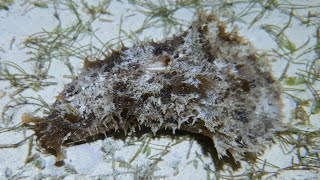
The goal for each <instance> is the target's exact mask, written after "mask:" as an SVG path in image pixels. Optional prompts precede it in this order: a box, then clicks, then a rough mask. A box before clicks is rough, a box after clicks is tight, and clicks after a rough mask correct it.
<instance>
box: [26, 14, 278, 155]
mask: <svg viewBox="0 0 320 180" xmlns="http://www.w3.org/2000/svg"><path fill="white" fill-rule="evenodd" d="M280 109H281V103H280V91H279V87H278V84H277V83H276V82H275V81H274V79H273V77H272V76H271V74H270V69H269V67H268V65H267V64H266V62H265V60H263V59H261V58H260V57H259V56H258V55H257V53H256V51H255V49H254V48H253V47H252V45H251V44H250V43H249V42H247V41H245V40H244V39H243V38H241V37H239V36H238V34H237V32H236V31H232V32H226V31H225V25H224V24H223V23H222V22H219V21H218V20H216V19H215V18H214V17H211V16H202V17H200V18H199V20H198V21H196V22H194V23H193V24H192V26H191V27H190V28H189V29H188V30H187V31H185V32H184V33H182V34H180V35H178V36H174V37H173V38H170V39H167V40H165V41H163V42H151V43H146V44H144V45H139V46H134V47H132V48H129V49H127V48H123V49H122V50H121V51H119V52H113V53H112V54H111V55H110V56H109V57H107V58H106V59H105V60H103V61H95V62H91V61H88V60H86V61H85V67H84V68H83V70H82V73H81V74H80V75H79V76H78V77H77V79H76V80H74V81H73V82H72V83H70V84H69V85H67V86H66V88H65V89H64V90H63V92H61V93H60V95H59V96H58V98H57V100H56V102H55V103H54V105H53V107H52V112H51V114H50V115H49V116H47V117H44V118H39V117H31V116H28V115H27V114H25V115H24V117H23V121H24V122H25V123H31V122H33V123H35V126H34V130H35V132H36V135H37V137H38V141H39V142H40V145H41V146H42V147H44V148H46V149H52V150H54V151H55V153H56V156H57V159H58V160H62V159H64V156H63V153H62V151H61V146H63V145H67V144H73V143H75V142H78V141H84V140H86V138H88V137H92V136H95V135H97V134H101V133H106V132H111V131H118V130H120V131H125V132H126V133H133V132H135V131H138V130H139V129H140V128H142V127H143V128H149V129H150V130H151V131H152V132H153V133H155V134H156V132H157V131H158V130H159V129H171V130H172V132H173V134H174V132H175V130H183V131H188V132H192V133H200V134H203V135H205V136H208V137H210V138H211V139H212V141H213V142H214V145H215V147H212V148H216V149H217V152H218V155H219V157H221V156H222V155H225V154H226V152H227V151H229V152H230V153H231V154H232V156H233V157H234V158H235V159H236V160H239V159H240V158H241V157H242V156H243V155H245V154H247V153H250V154H253V155H257V154H259V153H261V152H263V149H264V148H265V146H267V145H269V144H270V143H271V142H272V138H273V136H274V135H275V132H276V131H277V130H278V129H279V128H280V115H281V111H280Z"/></svg>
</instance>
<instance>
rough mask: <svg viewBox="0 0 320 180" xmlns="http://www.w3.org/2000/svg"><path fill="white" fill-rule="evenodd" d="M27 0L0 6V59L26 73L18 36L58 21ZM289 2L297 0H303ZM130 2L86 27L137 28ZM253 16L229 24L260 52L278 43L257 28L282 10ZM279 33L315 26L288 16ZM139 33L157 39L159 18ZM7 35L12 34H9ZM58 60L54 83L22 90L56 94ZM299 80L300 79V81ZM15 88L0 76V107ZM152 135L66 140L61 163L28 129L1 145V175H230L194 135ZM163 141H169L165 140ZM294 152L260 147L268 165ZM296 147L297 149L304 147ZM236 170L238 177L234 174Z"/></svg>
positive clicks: (276, 69) (184, 13)
mask: <svg viewBox="0 0 320 180" xmlns="http://www.w3.org/2000/svg"><path fill="white" fill-rule="evenodd" d="M0 2H1V1H0ZM30 2H31V1H30ZM30 2H29V1H22V0H21V1H20V0H18V1H14V3H13V4H11V5H10V6H9V9H8V10H0V47H1V49H0V62H8V61H9V62H14V63H16V64H18V65H19V66H21V67H23V68H24V69H25V71H26V72H28V73H31V74H32V73H33V72H34V64H33V63H32V62H29V63H28V62H25V61H26V60H27V59H28V58H30V57H31V56H32V55H30V54H28V52H29V51H31V50H32V49H30V48H29V49H28V48H25V47H24V43H23V42H25V41H26V39H27V38H28V37H29V36H30V35H33V34H35V33H38V32H43V31H44V30H47V31H52V30H53V28H54V27H56V26H57V25H58V23H59V22H58V20H57V18H55V17H54V13H55V10H54V7H53V5H52V4H50V3H49V6H48V7H44V8H39V7H34V6H33V5H31V4H30ZM34 2H35V1H34ZM44 2H46V1H44ZM49 2H50V1H49ZM52 2H53V1H52ZM65 2H68V1H65ZM76 2H77V1H76ZM132 2H133V1H132ZM158 2H160V1H158ZM161 2H162V1H161ZM292 2H294V3H302V1H292ZM304 2H305V3H308V4H311V5H312V4H317V3H318V4H319V2H317V1H316V0H314V1H304ZM78 3H79V2H78ZM135 7H136V6H135V5H133V4H130V3H127V2H125V1H123V2H121V1H113V2H112V3H111V4H110V6H109V7H108V8H107V11H108V13H110V14H109V15H108V14H107V15H103V18H104V19H105V20H100V21H95V22H94V23H93V24H92V29H93V30H96V32H95V34H96V35H97V36H98V37H99V39H100V40H101V41H103V42H107V41H108V40H110V39H116V38H118V37H119V27H120V25H121V26H122V28H123V29H125V30H127V32H130V30H131V31H134V30H136V29H137V28H138V27H139V26H141V24H142V23H143V21H144V19H145V16H144V15H142V14H139V13H138V12H137V11H134V9H135ZM239 8H240V10H241V8H244V7H241V6H239ZM78 10H79V12H80V13H82V14H80V16H83V18H84V19H88V18H89V16H88V15H83V14H84V13H85V12H84V10H83V9H81V8H79V9H78ZM257 11H259V9H257ZM298 11H299V13H301V14H308V11H311V12H313V11H315V12H316V11H318V12H317V13H319V12H320V11H319V10H316V9H307V10H303V9H301V10H297V12H298ZM175 16H176V17H178V18H181V19H183V20H184V21H186V22H184V21H183V22H184V23H185V24H188V22H190V21H191V20H192V19H195V17H194V10H190V9H184V8H182V9H179V10H178V11H176V12H175ZM255 16H256V14H252V15H248V16H246V17H245V20H247V22H243V23H239V22H236V23H235V24H229V27H230V28H231V27H234V26H235V25H237V26H238V28H239V31H240V34H241V35H242V36H244V37H245V38H246V39H248V40H250V41H251V42H252V43H253V45H254V46H255V47H256V48H257V49H258V51H259V52H261V53H267V52H268V51H270V50H272V49H274V48H277V44H276V42H275V41H274V39H272V38H271V36H270V35H269V34H268V33H266V32H265V31H264V30H263V29H262V28H261V25H262V24H278V25H284V24H285V23H286V22H288V19H289V15H288V14H283V13H281V12H277V10H275V11H274V12H273V13H270V14H269V13H267V14H266V15H265V16H264V17H263V18H262V19H260V20H259V21H258V22H257V23H256V24H254V25H253V26H252V27H250V28H249V29H248V24H249V22H251V21H252V19H253V18H254V17H255ZM59 17H60V20H61V26H62V27H67V26H70V25H72V24H75V23H76V22H77V18H76V16H75V15H74V13H73V12H72V11H70V10H68V9H67V8H65V7H63V8H61V9H59ZM121 22H122V23H121ZM184 28H186V26H184ZM177 31H179V30H177ZM286 34H287V36H288V37H290V39H291V40H292V41H293V42H294V43H295V44H297V46H299V45H302V44H303V43H304V42H306V41H307V40H308V39H310V40H309V41H310V42H309V43H310V44H315V43H316V39H315V34H316V29H315V27H314V26H306V25H302V24H301V23H300V22H298V21H295V20H293V21H292V23H291V24H290V28H288V30H287V31H286ZM138 35H139V38H140V39H142V40H143V39H145V38H148V39H154V40H161V39H163V26H161V24H160V27H152V28H150V29H147V30H145V31H143V33H141V34H138ZM169 36H170V35H169ZM13 38H14V41H13V40H12V39H13ZM78 43H79V44H82V45H85V44H90V43H91V44H93V45H95V46H96V47H99V46H100V47H101V43H100V42H99V41H98V40H97V39H96V38H92V36H91V37H90V36H89V35H88V34H87V35H84V37H83V38H81V39H79V40H78ZM124 44H126V45H127V46H130V41H124ZM61 53H63V52H61ZM89 55H90V56H93V57H95V55H96V54H95V51H92V54H90V53H88V56H89ZM315 57H316V55H315V53H313V52H310V53H308V54H306V55H305V56H303V58H305V59H306V60H308V59H312V58H315ZM270 60H271V65H272V70H273V74H274V76H275V78H279V77H280V76H281V74H282V72H283V71H284V69H285V65H286V62H287V61H285V60H281V59H280V58H276V57H270ZM70 61H71V64H72V65H73V66H74V69H75V74H77V73H79V72H80V70H81V67H82V63H83V61H81V60H80V59H79V58H74V57H71V59H70ZM63 62H64V61H62V60H61V59H60V60H54V61H52V64H51V67H50V70H49V75H50V76H53V79H51V80H52V81H54V82H56V83H57V84H56V85H52V86H48V87H44V88H42V89H41V90H38V91H34V90H33V89H32V88H28V89H27V90H25V91H23V92H22V93H21V95H23V96H25V97H35V98H37V97H39V96H41V97H42V98H43V99H44V100H45V101H46V102H47V103H49V104H52V103H53V102H54V100H55V97H56V96H57V95H58V93H59V92H61V90H62V89H63V86H64V85H65V84H67V83H69V82H70V78H67V77H66V75H70V71H69V70H68V68H67V67H66V65H65V64H64V63H63ZM301 68H303V65H301V64H290V67H289V69H288V72H287V74H288V76H290V75H291V76H294V75H295V74H296V73H297V71H298V69H301ZM318 87H319V85H318ZM301 88H305V87H304V86H303V85H302V86H301ZM15 90H16V89H15V88H14V87H12V86H11V85H10V83H9V81H0V112H1V113H2V112H3V111H4V110H3V108H4V107H5V105H6V104H7V103H8V102H10V101H11V100H12V99H13V98H15V97H19V95H15V96H13V97H11V96H10V95H11V94H12V93H13V92H14V91H15ZM308 95H310V94H308V93H305V94H302V96H308ZM283 102H284V110H283V112H284V117H283V120H284V121H285V122H287V123H288V122H290V119H292V114H293V108H294V102H293V101H292V100H291V99H289V98H288V97H286V96H285V95H284V96H283ZM35 108H36V106H21V107H19V108H14V110H11V111H8V112H6V114H5V117H7V116H10V113H11V114H12V113H13V112H12V111H14V115H13V121H12V122H8V123H6V122H5V120H4V119H2V121H0V127H1V128H6V127H12V126H15V125H17V124H19V123H20V122H21V119H20V117H21V115H22V113H23V112H31V111H33V110H35ZM41 113H42V112H41V111H40V112H39V115H41ZM310 123H311V124H312V125H313V126H314V127H313V128H315V129H316V128H318V129H319V128H320V125H319V114H315V115H310ZM32 134H33V131H32V130H26V129H21V128H19V129H17V130H11V131H8V132H1V133H0V145H1V146H6V145H10V144H14V143H17V142H19V141H21V140H23V139H24V138H26V137H29V136H30V135H32ZM151 137H152V135H146V136H145V137H142V139H141V141H138V140H137V138H135V137H131V138H127V139H126V141H123V140H116V139H114V138H113V137H107V138H105V139H103V140H97V141H94V142H91V143H85V144H81V145H77V146H72V147H68V148H66V149H65V152H66V155H67V159H66V160H65V165H64V166H62V167H57V166H55V157H54V156H52V155H49V154H46V153H43V151H41V149H39V147H38V146H37V144H36V138H35V137H34V138H33V140H32V141H31V140H30V139H28V140H27V141H26V142H25V143H22V144H21V146H19V147H15V148H1V149H0V179H42V178H48V179H57V178H61V179H62V178H64V179H98V178H100V179H143V178H146V179H147V178H150V179H185V180H187V179H194V180H195V179H216V178H217V177H219V175H218V174H221V175H225V176H220V177H221V178H222V179H223V178H225V179H228V178H231V176H229V175H231V172H232V170H231V169H230V167H228V164H226V165H225V166H224V168H225V169H226V171H221V172H220V171H215V170H216V169H215V167H214V164H213V162H212V159H211V157H210V155H206V154H205V153H204V152H203V150H202V147H201V146H200V144H199V143H198V142H197V141H194V140H193V138H192V137H176V138H175V137H174V136H166V137H157V138H154V139H153V138H151ZM148 140H150V142H149V143H150V144H149V146H147V147H144V148H143V149H142V153H140V154H138V156H137V157H136V158H135V159H134V160H133V161H132V162H130V164H129V161H130V160H132V158H133V157H134V156H135V154H136V152H137V151H138V150H139V148H140V147H141V144H142V143H143V142H147V141H148ZM180 141H181V142H180ZM130 142H132V143H130ZM177 142H178V143H177ZM32 143H33V146H32V148H31V151H29V147H30V144H32ZM175 143H176V144H175ZM167 145H169V146H168V147H166V146H167ZM252 148H254V147H252ZM288 149H290V147H288ZM28 153H31V154H30V156H34V160H33V161H30V162H28V163H26V158H27V157H28ZM159 153H160V154H159ZM161 153H163V154H161ZM296 153H297V152H296V151H292V152H290V151H289V153H288V151H285V150H284V149H283V147H282V146H280V144H279V143H278V142H277V141H276V142H275V144H274V145H272V146H271V147H267V148H266V151H265V154H263V155H261V156H260V157H259V158H260V160H261V161H262V162H263V161H265V162H268V163H270V164H273V165H274V167H275V166H277V168H285V167H288V166H290V165H291V164H292V163H294V162H297V157H296ZM301 153H302V154H303V153H304V152H301ZM160 156H162V160H161V161H160V162H158V163H157V164H156V165H155V164H154V162H155V161H154V160H153V159H152V158H153V157H160ZM262 164H263V163H261V164H260V166H263V165H262ZM257 166H259V163H257ZM208 167H210V170H208ZM274 167H270V166H268V167H265V168H266V169H268V168H269V170H270V171H271V172H272V171H276V170H275V169H277V168H274ZM248 169H250V166H249V165H248V164H247V163H246V162H242V168H241V169H239V170H238V171H234V172H232V174H235V175H236V174H241V173H243V172H245V171H248ZM318 173H319V171H315V170H312V171H309V170H288V171H285V170H283V171H280V172H279V173H278V174H277V176H272V177H270V176H269V175H268V174H267V175H265V176H263V177H262V178H263V179H265V178H268V177H270V178H271V179H318V178H319V174H318ZM235 178H236V179H237V177H235ZM242 178H246V179H250V177H245V176H239V177H238V179H242Z"/></svg>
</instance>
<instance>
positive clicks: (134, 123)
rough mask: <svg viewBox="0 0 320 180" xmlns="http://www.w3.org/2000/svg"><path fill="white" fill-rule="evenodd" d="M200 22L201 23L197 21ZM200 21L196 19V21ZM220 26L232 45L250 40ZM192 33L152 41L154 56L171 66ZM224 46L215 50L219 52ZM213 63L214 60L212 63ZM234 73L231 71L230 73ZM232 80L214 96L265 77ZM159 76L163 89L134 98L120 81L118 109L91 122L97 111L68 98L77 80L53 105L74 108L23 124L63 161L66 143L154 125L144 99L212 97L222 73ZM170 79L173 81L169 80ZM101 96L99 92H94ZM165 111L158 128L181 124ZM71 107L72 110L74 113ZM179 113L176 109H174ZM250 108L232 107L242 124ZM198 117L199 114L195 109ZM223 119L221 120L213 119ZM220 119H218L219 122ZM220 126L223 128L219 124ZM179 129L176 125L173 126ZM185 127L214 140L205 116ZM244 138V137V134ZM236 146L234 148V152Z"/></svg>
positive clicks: (97, 66) (206, 47)
mask: <svg viewBox="0 0 320 180" xmlns="http://www.w3.org/2000/svg"><path fill="white" fill-rule="evenodd" d="M206 21H208V22H210V21H217V19H216V18H215V17H212V16H208V17H206V19H203V17H202V20H201V21H199V22H198V23H203V22H206ZM196 23H197V22H196ZM196 23H195V24H196ZM194 26H196V27H198V29H197V30H198V32H199V33H200V35H201V36H203V37H200V40H199V41H201V40H203V41H204V42H203V43H202V49H203V52H205V56H206V59H207V61H209V62H210V61H212V62H213V61H214V59H215V58H216V54H215V53H213V52H215V51H214V50H213V49H214V48H213V47H211V45H210V43H209V41H207V39H206V38H205V36H207V34H206V33H207V32H208V30H207V28H208V27H207V26H205V25H204V26H200V25H197V24H196V25H194ZM218 28H219V34H218V35H219V36H220V38H221V39H222V40H224V41H225V42H227V43H230V44H246V43H247V42H246V41H244V40H243V38H241V37H239V36H238V35H237V33H236V32H235V31H232V32H226V31H225V25H224V24H223V23H220V22H219V24H218ZM186 34H187V33H182V34H181V35H180V36H176V37H174V38H172V39H169V40H166V41H164V42H161V43H157V42H152V43H150V44H151V45H152V46H153V47H154V50H153V54H154V56H156V57H158V59H160V61H162V63H163V65H164V66H169V65H170V64H171V63H172V61H173V59H174V58H175V57H174V56H175V54H174V52H175V51H176V49H177V47H179V46H180V45H181V44H183V43H184V37H185V36H186ZM124 50H126V48H123V49H122V50H121V51H119V52H118V51H114V52H113V53H112V54H111V55H110V56H109V57H107V58H106V59H105V60H102V61H100V60H97V61H93V62H92V61H89V60H88V59H86V60H85V61H84V70H90V71H94V70H97V71H98V70H100V71H101V69H102V68H103V71H104V72H109V71H111V69H112V68H114V67H115V66H116V65H117V64H120V63H121V62H122V61H123V58H122V51H124ZM218 51H219V49H216V52H218ZM248 60H249V61H252V62H254V61H257V55H256V54H251V55H250V56H248ZM210 63H211V62H210ZM235 67H236V68H237V70H238V71H239V73H241V72H242V71H248V70H246V68H250V67H247V65H246V64H237V65H236V66H235ZM138 69H139V66H136V67H135V66H132V67H131V70H130V71H131V72H128V74H129V73H131V74H133V75H134V76H141V74H143V73H144V72H142V71H139V70H138ZM255 71H256V72H257V76H263V77H264V79H265V80H264V81H265V82H267V83H270V84H274V83H275V80H274V79H273V77H272V76H271V74H270V73H265V72H261V70H260V69H259V67H256V69H255ZM226 73H229V72H226ZM96 76H97V75H95V74H92V81H95V80H96V79H97V78H98V77H96ZM227 76H228V77H227V78H228V80H229V81H234V83H233V85H232V86H231V87H230V89H228V90H227V91H226V92H224V94H223V95H221V97H219V98H217V99H215V101H216V103H217V104H218V103H221V102H223V98H224V97H227V96H229V94H230V93H231V92H236V91H239V93H242V94H243V93H248V94H249V93H250V91H251V89H254V88H256V86H261V83H260V82H257V81H255V80H252V81H251V80H247V79H239V78H237V77H236V76H235V75H233V74H232V72H230V73H229V74H228V75H227ZM157 78H159V79H164V80H165V81H164V82H166V84H164V86H163V88H162V89H161V90H160V92H159V93H156V94H151V93H144V94H142V96H141V98H140V99H138V100H137V99H135V98H133V97H131V94H129V93H126V91H127V90H128V88H129V87H128V85H127V84H126V83H123V82H119V83H117V84H115V85H114V86H113V94H112V96H113V103H114V104H115V109H116V111H114V112H112V113H111V115H110V116H112V117H103V118H105V119H106V120H104V121H103V123H101V124H97V125H92V122H95V119H96V118H97V115H96V114H95V113H93V112H87V111H85V112H84V113H83V114H84V115H83V114H82V115H80V114H79V112H78V110H77V109H73V107H71V106H70V107H69V105H68V103H69V101H68V99H69V98H70V97H72V96H73V95H75V94H76V93H77V92H75V91H74V88H75V86H74V83H76V82H72V83H70V84H69V85H67V86H66V88H65V89H64V90H63V92H61V93H60V95H59V96H58V97H57V102H56V103H55V104H54V105H53V107H56V106H57V107H60V106H61V104H63V106H65V107H66V108H67V109H68V112H69V113H65V112H61V111H60V110H59V108H57V109H55V108H53V110H52V112H51V113H50V115H49V116H47V117H44V118H38V117H31V116H28V115H27V114H25V115H24V116H23V121H24V123H26V124H28V123H34V124H35V126H34V131H35V134H36V136H37V137H38V141H39V143H40V145H41V147H43V148H45V149H47V150H48V151H50V152H52V151H53V153H54V154H55V155H56V157H57V160H58V161H61V160H63V159H64V158H65V157H64V155H63V153H62V150H61V148H62V146H65V145H68V144H74V143H77V142H80V141H86V139H87V138H90V137H93V136H97V135H99V134H105V133H108V132H113V131H119V130H120V131H124V132H125V133H127V132H134V131H137V130H139V129H141V128H150V129H151V128H152V127H153V124H159V122H158V121H157V120H154V121H153V120H152V119H149V120H148V122H147V123H139V121H138V117H139V112H140V110H139V109H141V108H143V107H144V106H145V101H147V100H149V98H150V97H158V98H160V99H161V102H162V103H164V104H166V103H170V98H171V96H172V95H177V96H185V95H188V94H192V93H193V94H198V95H199V99H195V100H194V102H192V101H190V102H189V104H188V105H189V106H192V104H193V103H194V104H197V103H198V102H199V101H200V100H201V99H205V98H207V96H208V94H207V93H208V91H209V90H210V89H212V88H215V86H217V83H219V82H220V81H221V80H219V78H216V77H215V78H212V77H208V76H205V75H201V74H199V75H198V76H197V77H196V79H197V80H198V81H199V82H200V83H199V85H198V86H195V85H190V84H187V83H184V82H182V81H183V76H179V72H177V71H170V72H166V71H164V72H161V73H158V76H157ZM151 81H158V80H157V79H150V82H149V83H152V82H151ZM168 82H169V83H168ZM274 96H277V97H275V99H277V98H279V96H280V94H279V92H275V93H274ZM95 98H99V97H95ZM160 111H161V110H160V109H159V110H158V112H155V113H158V114H159V115H161V116H163V119H164V122H163V124H161V125H160V126H159V127H160V129H167V128H169V129H173V128H172V127H174V126H176V124H177V121H176V120H175V119H173V117H174V116H172V115H170V113H167V114H161V112H160ZM70 112H71V113H70ZM171 113H174V112H171ZM248 113H250V111H249V110H246V108H239V110H237V111H235V112H233V115H232V116H233V117H234V119H235V120H238V121H240V122H241V123H244V124H245V123H247V122H248V121H249V120H248ZM195 116H196V114H195ZM213 121H217V122H219V121H220V120H219V119H216V120H213ZM218 124H219V123H218ZM219 126H220V127H219ZM223 126H224V124H223V123H220V125H218V126H217V132H216V133H219V128H221V127H223ZM174 130H175V129H173V131H174ZM180 130H183V131H187V132H191V133H200V134H203V135H205V136H208V137H209V138H211V139H214V135H213V134H216V133H213V132H212V130H210V129H208V127H207V126H206V125H205V123H204V122H203V121H201V120H195V119H192V118H190V119H189V120H188V121H185V122H183V123H182V124H181V126H180ZM240 138H241V137H240ZM238 141H239V146H246V144H241V142H240V141H241V139H240V140H238ZM232 150H233V149H230V151H232Z"/></svg>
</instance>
